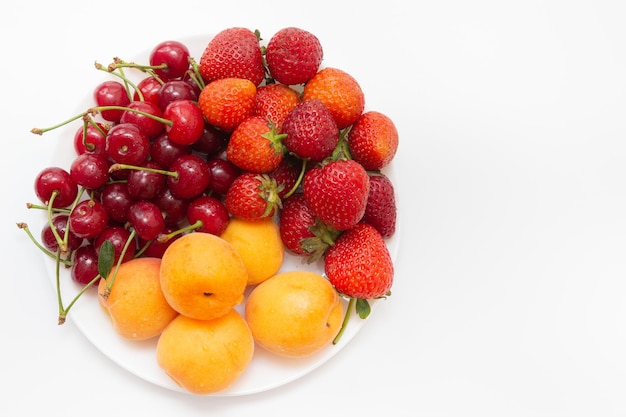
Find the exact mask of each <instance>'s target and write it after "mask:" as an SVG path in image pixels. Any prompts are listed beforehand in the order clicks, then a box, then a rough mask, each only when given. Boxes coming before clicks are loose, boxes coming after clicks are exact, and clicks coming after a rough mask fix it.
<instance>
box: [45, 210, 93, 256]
mask: <svg viewBox="0 0 626 417" xmlns="http://www.w3.org/2000/svg"><path fill="white" fill-rule="evenodd" d="M68 222H69V215H67V214H65V213H59V214H56V215H54V216H53V217H52V225H50V223H48V222H46V224H44V225H43V227H42V229H41V244H42V245H43V246H44V247H45V248H46V249H48V250H49V251H50V252H53V253H56V252H57V250H58V249H59V243H58V241H57V239H56V237H55V236H54V233H53V232H52V227H54V229H56V231H57V232H58V234H59V236H60V237H61V239H64V236H65V231H66V230H67V225H68ZM82 244H83V238H81V237H78V236H76V234H74V233H73V232H72V231H71V230H70V231H69V232H68V236H67V250H68V252H72V251H74V250H76V249H78V248H79V247H80V246H81V245H82Z"/></svg>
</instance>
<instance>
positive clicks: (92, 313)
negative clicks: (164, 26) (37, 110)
mask: <svg viewBox="0 0 626 417" xmlns="http://www.w3.org/2000/svg"><path fill="white" fill-rule="evenodd" d="M210 39H211V35H207V36H198V37H193V38H189V39H180V41H182V42H183V43H185V44H186V45H187V46H188V48H189V50H190V52H191V55H192V56H193V57H194V58H195V59H196V60H199V59H200V56H201V54H202V51H203V50H204V47H205V46H206V44H207V42H208V41H209V40H210ZM151 49H152V48H151V47H148V48H147V49H146V51H143V52H142V53H140V54H137V55H136V56H132V57H130V58H126V57H124V58H125V59H132V60H134V61H135V62H137V63H147V62H148V56H149V52H150V50H151ZM102 63H103V64H108V62H106V63H105V62H102ZM345 70H347V71H349V68H346V69H345ZM132 73H133V72H132V71H129V70H127V72H126V74H127V75H129V76H131V77H132ZM103 76H104V78H103V80H102V81H104V80H107V79H116V77H114V76H110V77H109V76H108V75H107V74H105V73H103ZM141 77H143V75H139V76H138V78H136V80H139V79H140V78H141ZM94 87H95V85H94ZM77 100H78V101H79V102H80V98H77ZM89 100H90V98H89V97H88V98H85V99H84V101H83V102H81V103H84V104H83V107H80V108H79V109H68V117H70V116H72V115H73V114H77V113H79V112H82V111H84V110H85V109H87V108H89V107H91V106H93V102H91V101H89ZM368 107H371V106H368ZM72 111H75V112H76V113H72ZM76 123H78V124H70V125H67V126H65V127H63V128H59V129H56V130H54V131H50V132H47V133H45V135H46V137H47V140H56V141H57V143H58V146H57V148H56V153H55V155H54V156H53V158H52V161H51V163H50V165H51V166H59V167H63V168H65V169H69V166H70V164H71V162H72V160H73V158H74V157H75V156H76V155H75V153H74V149H73V147H72V144H71V141H68V140H67V138H68V137H70V138H71V137H73V135H74V133H75V131H76V129H78V128H79V127H80V123H81V122H80V121H78V122H76ZM42 168H43V167H42ZM384 172H385V174H386V175H388V176H389V178H390V179H391V180H392V181H393V182H394V184H396V182H397V181H396V180H395V175H394V166H393V163H392V164H391V165H390V166H389V167H387V168H386V169H385V170H384ZM397 194H398V190H397V189H396V196H397ZM399 214H400V213H399ZM44 222H45V216H44V215H43V214H42V216H41V219H40V223H39V226H42V225H43V224H44ZM400 229H401V227H400V219H399V218H398V224H397V231H396V234H395V235H394V236H392V237H391V238H390V239H388V241H387V245H388V247H389V250H390V253H391V256H392V259H393V260H394V262H395V260H396V258H397V253H398V231H399V230H400ZM37 230H39V229H36V228H33V232H34V233H35V235H36V236H37V234H36V233H37ZM45 264H46V267H47V273H48V275H49V277H50V279H51V282H52V284H53V285H55V282H56V275H55V262H54V261H53V260H52V259H50V258H49V257H46V260H45ZM294 269H310V270H314V271H317V272H319V273H323V267H322V266H321V263H318V264H313V265H306V264H303V263H302V262H301V259H300V258H299V257H295V256H292V255H289V254H286V256H285V261H284V264H283V266H282V269H281V271H284V270H294ZM55 288H56V287H55ZM61 290H62V294H63V300H64V303H65V305H67V303H69V301H70V300H71V299H72V298H73V297H74V295H75V294H76V293H77V291H79V290H80V287H79V286H78V285H76V284H75V283H73V282H72V279H71V277H70V273H69V270H63V268H62V270H61ZM381 302H393V301H392V298H390V299H389V301H386V300H379V301H373V302H371V305H372V314H374V311H375V307H376V305H377V303H381ZM346 307H347V302H346V301H345V300H344V309H345V308H346ZM237 309H238V310H239V312H240V313H241V312H243V305H240V306H238V307H237ZM67 320H68V321H72V322H73V323H74V324H75V325H76V326H77V327H78V329H79V330H80V331H81V332H82V333H83V334H84V335H85V337H86V338H87V339H89V340H90V341H91V342H92V343H93V344H94V345H95V346H96V347H97V348H98V349H99V350H100V351H101V352H102V353H103V354H104V355H106V356H107V357H109V358H110V359H111V360H112V361H113V362H115V363H116V364H118V365H119V366H121V367H122V368H124V369H126V370H128V371H129V372H131V373H132V374H134V375H136V376H138V377H140V378H143V379H144V380H146V381H149V382H151V383H153V384H156V385H158V386H161V387H163V388H166V389H170V390H174V391H180V392H187V391H185V390H184V389H183V388H181V387H179V386H178V385H177V384H176V383H175V382H174V381H173V380H172V379H170V378H169V376H167V375H166V374H165V372H164V371H163V370H161V369H160V368H159V366H158V365H157V362H156V356H155V355H156V353H155V351H156V343H157V340H158V339H157V338H153V339H151V340H148V341H141V342H137V341H131V340H126V339H124V338H122V337H120V336H119V335H118V334H117V333H116V332H115V331H114V329H113V327H112V326H111V323H110V322H109V318H108V317H107V316H106V314H105V312H104V311H103V310H102V309H101V307H100V305H99V304H98V300H97V294H96V291H88V292H86V293H85V294H83V296H81V298H80V299H79V300H78V302H77V303H76V304H75V305H74V306H73V307H72V309H71V310H70V312H69V314H68V316H67ZM366 323H367V319H366V320H362V319H360V318H359V317H358V316H357V315H356V314H355V313H354V312H352V317H351V318H350V322H349V324H348V327H347V329H346V330H345V333H344V334H343V336H342V338H341V340H340V341H339V343H338V344H336V345H329V346H327V347H326V348H324V349H322V350H321V351H320V352H318V353H317V354H314V355H312V356H309V357H306V358H296V359H292V358H282V357H278V356H276V355H273V354H271V353H269V352H267V351H264V350H263V349H262V348H261V347H258V346H257V347H256V349H255V353H254V358H253V360H252V362H251V364H250V365H249V367H248V368H247V369H246V371H245V372H244V374H243V375H242V376H241V377H240V378H239V379H238V380H237V381H235V383H233V384H232V385H231V386H230V387H228V388H227V389H225V390H223V391H220V392H217V393H214V394H211V395H212V396H218V397H219V396H240V395H248V394H253V393H258V392H262V391H266V390H270V389H273V388H276V387H279V386H281V385H284V384H287V383H289V382H292V381H294V380H296V379H298V378H300V377H302V376H304V375H306V374H308V373H309V372H311V371H313V370H314V369H316V368H317V367H319V366H321V365H323V364H324V363H325V362H327V361H328V360H330V359H331V358H332V357H333V356H335V355H336V354H337V353H338V352H339V351H340V350H341V349H342V348H343V347H344V346H346V344H347V343H349V342H350V340H352V338H353V337H354V336H355V335H356V334H357V333H358V332H359V331H360V330H361V328H363V326H364V325H365V324H366ZM362 348H363V349H367V346H363V347H362Z"/></svg>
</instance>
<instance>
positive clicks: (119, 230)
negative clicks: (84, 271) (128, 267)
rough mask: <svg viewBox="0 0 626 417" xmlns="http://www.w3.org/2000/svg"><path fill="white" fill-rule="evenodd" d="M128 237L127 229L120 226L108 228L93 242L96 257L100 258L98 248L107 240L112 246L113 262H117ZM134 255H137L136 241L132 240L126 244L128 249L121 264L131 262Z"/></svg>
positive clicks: (129, 235) (129, 234)
mask: <svg viewBox="0 0 626 417" xmlns="http://www.w3.org/2000/svg"><path fill="white" fill-rule="evenodd" d="M130 237H131V233H130V231H129V230H128V229H126V228H124V227H122V226H109V227H107V228H106V229H104V232H102V233H100V235H99V236H98V237H97V238H96V239H95V240H94V248H95V249H96V252H97V253H98V256H100V248H102V244H103V243H104V242H105V241H107V240H108V241H109V242H111V244H112V245H113V253H114V262H117V260H118V259H119V258H120V256H121V254H122V250H123V249H124V246H125V245H126V243H127V242H128V241H129V239H130ZM135 253H137V241H136V239H133V241H131V242H130V243H129V244H128V249H127V250H126V252H125V253H124V258H123V260H122V262H126V261H129V260H131V259H132V258H133V257H134V256H135Z"/></svg>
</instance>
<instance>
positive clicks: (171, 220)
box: [152, 187, 189, 226]
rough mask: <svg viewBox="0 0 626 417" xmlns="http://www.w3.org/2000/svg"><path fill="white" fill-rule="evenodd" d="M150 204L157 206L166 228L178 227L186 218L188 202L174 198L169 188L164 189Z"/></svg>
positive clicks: (184, 199)
mask: <svg viewBox="0 0 626 417" xmlns="http://www.w3.org/2000/svg"><path fill="white" fill-rule="evenodd" d="M152 202H153V203H154V204H156V205H157V206H159V209H161V213H163V217H164V219H165V224H166V225H168V226H175V225H178V223H180V222H181V221H183V220H184V219H185V218H186V216H187V207H188V206H189V200H188V199H186V198H179V197H176V196H175V195H174V194H172V190H171V189H170V188H169V187H164V188H163V189H162V190H161V192H160V193H159V195H158V196H157V197H156V198H155V199H153V200H152Z"/></svg>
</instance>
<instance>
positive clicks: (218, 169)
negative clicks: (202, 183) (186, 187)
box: [207, 158, 241, 195]
mask: <svg viewBox="0 0 626 417" xmlns="http://www.w3.org/2000/svg"><path fill="white" fill-rule="evenodd" d="M207 164H208V165H209V168H210V169H211V186H210V188H211V191H213V192H216V193H218V194H221V195H226V192H227V191H228V189H229V188H230V185H231V184H232V183H233V181H235V178H237V177H238V176H239V175H240V174H241V169H239V167H237V166H236V165H235V164H233V163H232V162H230V161H229V160H228V159H222V158H213V159H209V160H208V161H207Z"/></svg>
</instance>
